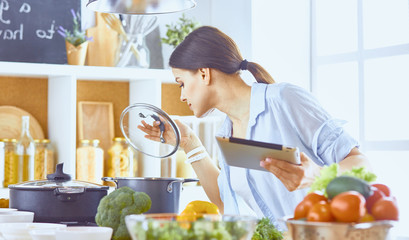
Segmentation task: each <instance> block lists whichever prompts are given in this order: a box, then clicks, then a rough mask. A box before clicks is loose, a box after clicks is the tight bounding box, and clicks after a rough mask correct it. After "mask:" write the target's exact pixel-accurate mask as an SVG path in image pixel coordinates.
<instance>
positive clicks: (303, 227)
mask: <svg viewBox="0 0 409 240" xmlns="http://www.w3.org/2000/svg"><path fill="white" fill-rule="evenodd" d="M283 221H285V223H286V224H287V227H288V234H289V236H291V239H292V240H303V239H308V240H346V239H354V240H385V239H387V238H388V234H389V230H390V229H391V228H392V227H393V226H394V224H395V223H396V222H395V221H374V222H366V223H337V222H307V221H304V220H293V219H291V218H290V217H286V218H284V219H283Z"/></svg>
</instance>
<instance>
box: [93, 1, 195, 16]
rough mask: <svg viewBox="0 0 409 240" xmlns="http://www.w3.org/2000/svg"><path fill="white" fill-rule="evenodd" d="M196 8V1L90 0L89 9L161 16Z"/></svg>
mask: <svg viewBox="0 0 409 240" xmlns="http://www.w3.org/2000/svg"><path fill="white" fill-rule="evenodd" d="M195 6H196V1H195V0H155V1H126V0H104V1H102V0H89V1H88V3H87V7H88V8H89V9H91V10H93V11H97V12H109V13H123V14H160V13H173V12H180V11H184V10H187V9H190V8H194V7H195Z"/></svg>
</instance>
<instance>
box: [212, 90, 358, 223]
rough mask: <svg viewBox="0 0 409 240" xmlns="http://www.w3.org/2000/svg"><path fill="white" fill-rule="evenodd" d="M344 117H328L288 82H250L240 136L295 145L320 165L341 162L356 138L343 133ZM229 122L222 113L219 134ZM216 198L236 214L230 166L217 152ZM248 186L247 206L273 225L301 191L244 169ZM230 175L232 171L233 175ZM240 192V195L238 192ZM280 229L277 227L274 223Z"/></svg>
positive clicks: (290, 209)
mask: <svg viewBox="0 0 409 240" xmlns="http://www.w3.org/2000/svg"><path fill="white" fill-rule="evenodd" d="M344 123H345V121H341V120H337V119H333V118H332V117H331V116H330V115H329V114H328V113H327V112H326V111H325V110H324V109H323V108H322V107H321V106H320V104H319V103H318V101H317V100H316V99H315V97H314V96H313V95H312V94H310V93H309V92H308V91H306V90H304V89H302V88H300V87H297V86H295V85H292V84H289V83H275V84H261V83H254V84H253V85H252V88H251V100H250V118H249V123H248V127H247V134H246V138H247V139H251V140H255V141H263V142H269V143H277V144H282V145H287V146H291V147H298V148H299V150H300V151H301V152H304V153H305V154H307V156H309V157H310V158H311V159H312V160H313V161H314V162H315V163H317V164H318V165H320V166H323V165H329V164H331V163H335V162H337V163H338V162H340V161H341V160H343V159H344V158H345V157H346V156H347V155H348V154H349V152H350V151H351V150H352V148H354V147H357V146H358V142H357V141H356V140H355V139H353V138H352V137H351V136H350V135H349V134H348V133H347V132H345V131H344V129H343V128H342V125H343V124H344ZM231 131H232V122H231V120H230V119H229V118H228V117H227V118H226V120H225V121H224V123H223V124H222V126H221V128H220V129H219V131H218V134H217V135H219V136H224V137H231V135H232V134H231ZM219 164H220V168H221V172H220V175H219V177H218V185H219V190H220V197H221V199H222V201H223V203H224V213H225V214H240V211H239V206H238V198H239V196H238V193H236V192H235V191H234V190H233V188H232V183H231V181H230V180H231V176H230V174H231V167H229V166H228V165H227V164H226V162H225V160H224V158H223V156H222V155H221V154H219ZM245 171H246V174H245V176H246V178H247V183H248V187H249V189H250V193H249V194H252V197H254V200H255V201H253V202H254V204H257V206H249V207H250V208H252V209H254V210H256V208H258V212H260V211H261V212H262V213H263V215H264V216H265V217H268V218H270V220H271V221H273V222H274V223H275V225H276V226H278V227H280V226H282V224H278V222H277V220H279V219H280V218H282V217H284V216H288V215H293V213H294V209H295V207H296V206H297V204H298V203H299V202H301V201H302V199H303V197H304V196H305V195H306V192H307V189H302V190H296V191H293V192H290V191H288V190H287V189H286V188H285V186H284V185H283V184H282V182H281V181H280V180H279V179H278V178H276V177H275V176H274V174H272V173H270V172H264V171H257V170H252V169H246V170H245ZM233 176H234V175H233ZM241 194H242V193H241ZM280 228H281V227H280Z"/></svg>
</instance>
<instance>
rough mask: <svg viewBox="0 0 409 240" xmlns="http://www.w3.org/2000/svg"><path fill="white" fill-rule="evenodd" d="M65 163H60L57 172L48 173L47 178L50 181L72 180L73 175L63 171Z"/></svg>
mask: <svg viewBox="0 0 409 240" xmlns="http://www.w3.org/2000/svg"><path fill="white" fill-rule="evenodd" d="M63 166H64V163H59V164H57V166H56V169H55V173H52V174H47V179H48V180H50V181H61V182H66V181H70V180H71V176H70V175H69V174H66V173H64V172H63V170H62V169H63Z"/></svg>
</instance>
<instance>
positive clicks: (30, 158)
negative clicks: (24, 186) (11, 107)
mask: <svg viewBox="0 0 409 240" xmlns="http://www.w3.org/2000/svg"><path fill="white" fill-rule="evenodd" d="M21 120H22V126H21V135H20V138H19V139H18V141H17V144H16V155H17V159H18V166H19V168H18V182H25V181H29V180H34V155H35V146H34V140H33V138H32V137H31V134H30V117H29V116H22V119H21Z"/></svg>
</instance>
